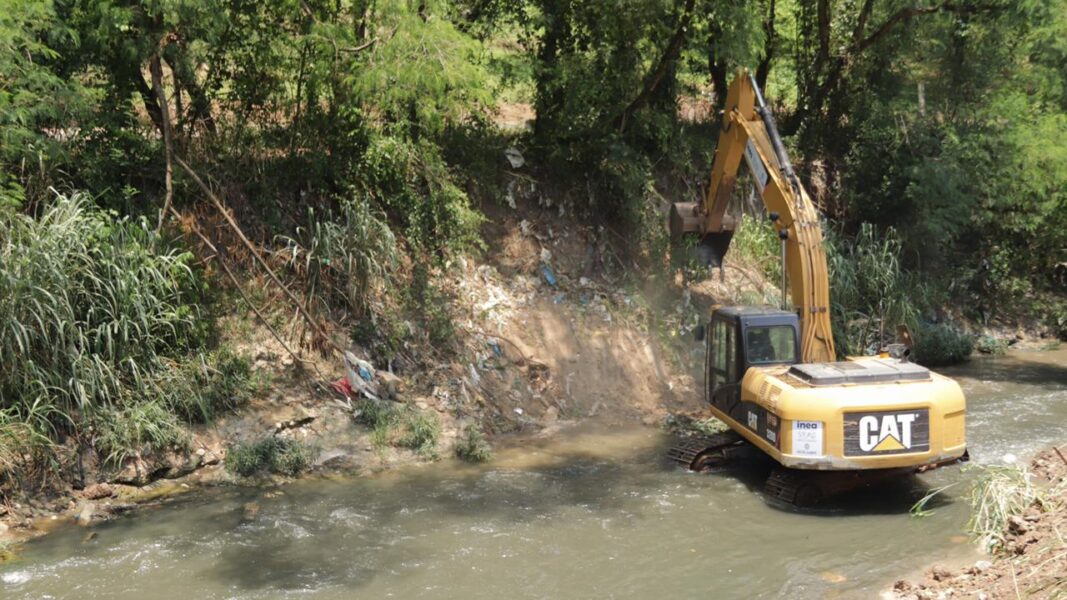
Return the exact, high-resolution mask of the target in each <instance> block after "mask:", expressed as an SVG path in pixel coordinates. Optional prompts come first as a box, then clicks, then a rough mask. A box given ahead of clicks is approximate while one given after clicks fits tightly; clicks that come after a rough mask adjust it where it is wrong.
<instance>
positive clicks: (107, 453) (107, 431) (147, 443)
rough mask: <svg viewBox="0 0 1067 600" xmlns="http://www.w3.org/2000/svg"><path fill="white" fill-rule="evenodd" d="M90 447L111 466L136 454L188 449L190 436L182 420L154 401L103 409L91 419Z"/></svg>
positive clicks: (130, 403)
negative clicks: (91, 436)
mask: <svg viewBox="0 0 1067 600" xmlns="http://www.w3.org/2000/svg"><path fill="white" fill-rule="evenodd" d="M93 428H94V429H95V435H94V439H93V442H94V443H93V445H94V446H95V447H96V449H97V451H98V452H99V453H100V455H101V456H103V458H104V462H105V463H108V464H111V465H119V464H122V462H123V461H124V460H126V459H127V458H129V457H131V456H135V455H138V454H150V453H154V452H162V451H166V450H187V449H188V448H189V434H188V433H187V432H186V431H185V429H184V428H183V427H182V424H181V421H179V420H178V417H177V416H175V414H174V413H173V412H170V411H169V410H167V408H166V407H165V406H163V404H162V403H160V402H158V401H154V400H147V401H142V402H129V403H127V405H126V406H125V407H123V408H122V409H104V410H102V411H100V412H98V413H97V414H96V415H95V418H94V419H93Z"/></svg>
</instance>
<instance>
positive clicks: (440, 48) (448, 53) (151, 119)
mask: <svg viewBox="0 0 1067 600" xmlns="http://www.w3.org/2000/svg"><path fill="white" fill-rule="evenodd" d="M738 67H745V68H749V69H751V70H753V71H754V72H755V73H756V75H757V78H758V79H759V80H760V81H761V82H763V83H765V86H766V88H767V90H768V96H769V97H770V99H771V100H772V102H773V103H774V109H775V111H776V112H777V113H779V121H780V122H781V123H782V124H783V129H784V132H785V133H786V136H787V142H788V143H789V144H790V146H791V147H792V151H793V152H794V153H795V154H796V155H797V156H796V157H797V162H798V164H799V165H800V166H801V171H802V173H803V175H804V177H805V179H806V181H807V183H808V187H809V188H810V189H811V190H812V191H813V192H814V193H815V194H816V196H817V200H818V202H819V204H820V206H821V207H822V208H823V209H824V211H825V213H826V214H827V215H828V216H829V217H830V218H832V219H833V220H834V221H835V222H836V224H837V225H836V226H837V227H839V228H840V229H841V231H842V234H843V235H844V236H845V238H848V237H850V236H851V235H853V234H854V233H855V232H857V231H859V229H860V225H861V224H862V223H869V224H871V225H872V226H873V227H874V228H875V230H876V231H881V232H885V231H887V230H888V229H893V230H895V232H896V233H895V234H894V235H895V236H897V237H898V238H899V240H900V246H901V253H902V256H901V260H902V263H903V264H904V265H905V266H906V268H908V269H911V270H916V271H922V272H927V271H929V272H938V273H944V274H946V275H947V276H946V277H944V278H943V279H942V281H945V282H947V283H946V284H945V285H946V287H947V288H948V289H946V290H944V292H945V293H947V294H949V295H955V296H956V297H966V298H967V299H968V300H969V301H971V302H970V304H969V306H971V307H972V308H973V311H972V314H971V316H973V317H980V318H990V317H991V316H993V315H994V314H995V313H996V312H997V311H998V310H1000V309H1002V308H1003V307H1004V306H1005V304H1006V303H1011V302H1015V301H1019V300H1025V303H1028V306H1029V308H1030V309H1031V311H1032V312H1033V313H1034V314H1040V315H1041V316H1042V318H1044V319H1050V321H1048V322H1049V323H1050V325H1052V326H1053V327H1054V328H1057V329H1058V331H1060V332H1063V331H1064V327H1065V326H1067V310H1065V309H1064V308H1063V303H1062V286H1063V270H1064V268H1065V267H1064V262H1065V261H1067V255H1065V253H1067V250H1065V248H1067V206H1065V205H1067V199H1065V195H1067V4H1065V2H1064V0H1021V1H1019V0H930V1H929V2H914V1H912V0H862V1H860V2H854V1H851V0H849V1H845V0H754V1H752V2H740V1H738V0H718V1H711V0H626V1H625V2H602V1H597V0H519V1H515V0H421V1H416V0H352V1H347V0H340V1H338V0H335V1H331V2H325V1H321V0H301V1H299V2H298V1H295V0H267V1H264V2H248V1H246V0H196V1H181V2H175V1H173V0H153V1H148V2H130V1H125V0H91V1H90V0H2V6H0V144H2V146H0V161H3V170H2V174H0V189H2V190H3V202H4V204H5V205H7V206H12V207H16V209H17V208H18V207H21V209H22V210H32V208H33V206H34V203H35V202H37V201H39V200H40V199H41V198H44V197H46V196H47V195H48V194H49V192H48V191H47V190H48V189H49V188H50V187H57V188H77V189H87V190H90V191H91V192H92V193H93V194H94V195H95V196H96V197H97V202H98V203H100V204H102V205H104V206H106V207H112V208H116V209H118V210H120V211H122V212H127V213H135V214H136V213H144V214H149V215H154V214H155V213H157V212H158V211H159V209H160V207H161V206H162V204H163V203H164V202H165V199H166V198H169V197H170V196H171V195H174V197H175V200H174V201H175V202H177V203H189V202H192V201H194V200H195V194H193V193H192V187H191V184H190V183H189V181H188V179H187V178H186V177H184V176H183V175H182V173H181V172H180V171H178V172H175V171H174V167H173V165H171V168H166V169H165V168H164V166H163V163H165V162H166V163H170V162H172V161H168V160H167V157H170V156H171V155H174V156H177V157H179V158H181V157H184V158H185V159H187V160H188V161H189V162H190V163H192V164H194V165H195V167H196V168H197V169H200V170H203V171H205V172H207V173H208V174H209V176H210V177H211V178H212V179H213V180H214V181H216V182H217V184H218V186H219V187H220V189H223V190H225V191H226V194H227V195H228V196H229V198H228V200H229V201H230V202H231V203H232V204H233V205H234V207H235V209H236V210H238V212H241V211H245V213H246V214H250V215H255V216H256V217H257V218H258V220H259V221H261V222H262V223H263V226H264V228H265V229H264V230H263V232H264V233H266V234H268V236H269V235H270V234H281V235H292V234H295V233H296V230H295V229H294V228H293V227H292V226H286V225H284V223H286V222H290V223H292V222H293V221H294V219H295V222H296V223H298V224H306V222H307V219H309V218H312V217H310V216H309V213H308V209H315V210H318V211H319V212H318V213H317V214H341V213H340V212H338V211H339V210H341V207H342V206H350V205H351V204H352V203H353V202H355V203H357V204H360V205H363V206H366V207H367V211H366V215H367V218H372V219H380V220H381V222H382V224H383V225H385V226H386V227H388V228H390V229H391V230H393V231H395V232H396V233H397V234H398V235H399V238H398V239H399V240H400V242H401V243H402V244H404V245H405V247H407V248H409V249H412V250H414V251H416V252H430V253H434V254H436V255H437V256H442V255H443V254H442V253H445V252H448V251H450V250H449V249H462V248H469V247H471V246H472V245H476V243H477V225H478V222H479V219H480V216H479V211H478V210H477V208H476V205H477V203H478V202H481V201H483V200H484V199H485V198H487V197H491V196H494V195H499V194H498V193H497V192H498V190H497V187H496V186H497V182H498V181H499V177H500V174H499V170H497V169H498V165H497V163H496V162H494V160H493V157H492V156H491V153H492V152H497V154H496V156H497V157H499V153H498V152H499V150H500V149H502V148H503V147H505V146H506V145H508V144H513V143H518V144H520V145H522V146H524V147H525V148H526V149H527V152H529V153H530V154H531V156H536V157H537V158H538V161H537V164H540V165H542V166H543V168H545V169H550V170H551V171H552V173H553V176H552V180H553V181H555V182H557V183H558V187H559V188H560V190H562V191H560V193H561V194H565V195H569V196H572V200H573V201H574V202H575V204H576V205H578V206H579V207H580V208H583V209H585V210H586V211H587V212H586V214H587V215H593V216H595V218H598V219H608V220H613V221H614V222H615V223H616V224H618V225H619V226H622V227H631V228H637V229H639V230H642V231H648V230H649V227H650V224H652V223H653V222H654V221H655V218H654V217H655V214H654V212H652V209H651V207H652V204H651V201H650V197H651V196H656V195H664V194H666V195H668V196H685V195H695V194H696V193H697V189H698V188H699V186H700V185H701V183H702V178H703V176H704V175H703V173H704V170H705V169H706V167H707V164H708V159H709V156H710V152H711V143H710V141H711V140H713V139H714V137H713V134H714V128H715V127H717V119H716V117H715V107H716V106H717V104H718V102H719V99H720V98H721V96H722V92H723V91H724V89H725V86H726V85H727V83H728V79H729V77H730V76H731V74H732V72H733V71H734V70H735V69H736V68H738ZM504 103H519V104H528V105H530V106H531V107H532V109H533V112H534V114H535V115H536V117H535V119H534V121H533V124H532V127H531V128H530V129H529V130H528V131H525V132H520V133H514V132H511V133H508V132H500V131H499V130H497V129H495V128H494V127H493V126H492V121H493V115H494V114H495V111H496V110H497V109H498V107H499V106H500V105H501V104H504ZM693 107H703V109H702V110H698V111H695V112H694V111H693V110H688V109H692V108H693ZM694 115H695V116H694ZM167 147H169V148H170V149H169V150H167ZM487 168H489V169H491V170H496V171H492V172H491V171H487V170H486V169H487ZM172 180H173V181H172ZM172 186H173V190H174V191H173V192H168V190H171V188H172ZM651 192H655V193H654V194H651ZM472 194H474V196H472ZM479 194H480V195H479ZM266 209H270V210H266ZM324 211H325V212H324ZM287 215H288V216H287ZM294 215H295V216H294ZM1048 293H1052V294H1053V296H1049V295H1048ZM1055 297H1059V298H1060V300H1059V301H1056V300H1054V299H1052V300H1050V298H1055Z"/></svg>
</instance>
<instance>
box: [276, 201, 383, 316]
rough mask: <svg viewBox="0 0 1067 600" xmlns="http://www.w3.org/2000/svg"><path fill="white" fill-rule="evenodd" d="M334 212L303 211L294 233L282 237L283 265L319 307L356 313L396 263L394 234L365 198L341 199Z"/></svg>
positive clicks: (378, 289) (380, 285)
mask: <svg viewBox="0 0 1067 600" xmlns="http://www.w3.org/2000/svg"><path fill="white" fill-rule="evenodd" d="M340 205H341V206H340V211H339V212H338V214H326V215H325V217H326V218H322V217H321V216H319V215H316V214H315V213H314V211H312V212H310V213H309V215H308V222H309V225H308V226H307V227H304V228H300V229H299V230H298V231H297V237H296V238H295V239H294V238H285V240H284V241H285V242H286V244H287V246H288V253H289V266H290V268H292V269H293V270H294V271H296V272H297V274H298V275H299V276H300V279H301V281H302V282H303V283H304V293H305V295H306V297H307V298H309V299H312V300H315V301H317V303H318V304H319V305H320V306H319V308H321V309H323V310H327V311H328V310H329V309H330V308H331V307H342V308H344V309H345V310H346V311H347V312H350V313H353V314H355V315H362V314H363V313H364V312H365V311H366V309H367V307H368V305H369V303H370V301H371V300H372V299H373V297H374V294H375V293H376V292H379V291H381V290H382V289H383V288H384V287H385V286H387V285H388V283H389V281H390V276H391V274H392V272H393V270H394V268H395V267H396V262H397V255H398V254H397V246H396V238H395V237H394V235H393V232H392V230H391V229H390V228H389V225H388V224H387V223H386V222H385V220H384V219H383V218H382V217H380V216H379V215H377V214H375V212H374V211H373V209H372V208H371V204H370V201H369V200H368V199H366V198H359V197H356V198H347V199H344V200H342V201H341V203H340Z"/></svg>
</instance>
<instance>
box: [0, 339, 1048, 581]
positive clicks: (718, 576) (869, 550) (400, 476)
mask: <svg viewBox="0 0 1067 600" xmlns="http://www.w3.org/2000/svg"><path fill="white" fill-rule="evenodd" d="M945 372H946V373H948V374H950V375H952V376H954V377H957V378H959V380H960V382H961V384H962V385H963V386H964V388H965V391H966V393H967V397H968V400H969V411H970V412H969V419H970V420H969V431H968V434H969V441H970V445H971V451H972V455H973V456H974V458H975V460H976V461H979V462H1000V461H1002V460H1003V457H1004V455H1005V454H1014V455H1016V456H1018V457H1020V459H1022V458H1024V457H1025V456H1026V455H1028V454H1030V453H1032V452H1033V451H1036V450H1038V449H1040V448H1042V447H1044V446H1047V445H1049V444H1051V443H1052V442H1053V441H1059V442H1062V441H1064V440H1063V438H1064V437H1065V433H1067V431H1065V429H1064V424H1065V423H1067V351H1055V352H1044V353H1017V354H1013V355H1011V356H1008V357H1003V358H997V359H979V360H975V361H972V362H971V363H970V364H968V365H966V366H963V367H958V368H953V369H947V370H945ZM667 443H668V440H667V438H666V437H665V436H663V435H662V434H661V433H659V432H658V431H656V430H654V429H648V428H614V429H612V428H605V427H603V426H602V427H599V428H595V429H594V428H586V429H579V430H575V431H573V432H570V433H565V434H563V435H561V436H557V437H555V438H552V439H549V440H536V441H528V442H525V443H523V444H522V445H521V446H520V447H517V448H512V449H508V450H505V451H502V452H501V453H500V454H499V456H498V460H496V461H495V462H494V463H493V464H491V465H490V466H487V467H485V468H472V467H465V466H462V465H458V464H453V463H451V462H447V461H446V462H441V463H437V464H435V465H432V466H430V467H421V468H417V469H416V468H412V469H406V470H402V471H400V472H393V473H389V474H386V475H383V476H379V477H373V478H364V479H352V480H345V481H328V482H326V481H316V482H302V483H298V484H294V485H290V486H287V487H285V488H284V493H283V494H282V495H280V496H277V497H273V498H268V497H265V494H264V492H263V491H262V490H224V491H216V492H211V493H208V494H206V495H198V497H197V498H196V499H192V500H185V501H181V502H179V503H177V504H174V505H171V506H168V507H166V508H163V509H160V510H155V511H151V512H146V513H142V514H140V515H138V516H136V517H134V518H130V519H125V520H120V521H117V522H113V523H109V524H107V525H104V526H102V527H99V528H97V531H98V536H97V537H95V538H94V539H92V540H91V541H87V542H86V541H83V538H84V537H85V530H81V529H77V528H73V527H71V528H69V529H65V530H62V531H59V532H57V533H55V534H53V535H50V536H47V537H45V538H43V539H40V540H37V541H35V542H33V543H30V544H28V545H27V546H26V548H25V549H24V552H23V554H22V558H21V560H20V561H18V562H16V563H12V564H6V565H2V566H0V598H4V599H21V598H86V599H93V598H101V599H103V598H107V599H123V598H138V599H141V598H162V599H182V600H190V599H199V598H311V599H337V598H463V599H477V598H487V599H488V598H493V599H496V598H505V599H520V598H597V599H603V598H726V599H729V598H872V597H877V592H878V590H880V589H883V588H884V587H885V586H887V585H888V584H890V583H891V582H892V580H893V579H894V578H896V577H899V576H902V575H907V574H909V573H910V572H912V571H913V570H915V569H919V568H922V567H923V566H924V565H926V564H928V563H930V562H933V561H941V562H951V561H964V560H974V559H975V555H974V549H973V547H972V546H971V544H970V543H969V542H967V541H966V540H964V539H963V538H962V537H961V534H962V532H963V527H964V524H965V522H966V515H967V504H966V501H965V500H964V498H963V496H964V494H965V492H966V486H965V485H960V486H957V487H956V488H954V489H953V490H950V491H949V492H948V493H947V494H946V495H945V496H944V497H943V498H942V499H941V500H940V501H938V502H936V503H935V505H934V506H933V509H934V513H933V514H932V515H931V516H928V517H926V518H921V519H919V518H913V517H911V516H909V515H908V508H909V506H910V505H911V504H912V503H913V502H914V500H915V499H916V498H918V497H920V496H921V495H922V494H923V491H924V490H925V489H927V488H929V487H934V486H940V485H944V484H946V483H950V482H952V481H957V480H960V479H961V478H963V479H965V478H966V477H967V475H966V473H965V472H962V473H961V471H960V469H958V468H952V469H943V470H940V471H936V472H933V473H928V474H925V475H922V476H919V477H915V478H911V479H909V480H906V481H902V482H900V483H898V484H895V485H891V486H889V487H887V488H882V489H880V490H878V491H877V492H871V493H866V494H864V495H860V496H855V495H854V496H852V497H850V498H847V499H846V500H843V501H841V502H839V503H837V504H834V505H832V506H830V507H827V508H825V509H823V510H821V511H819V512H816V513H807V514H800V513H796V512H789V511H784V510H779V509H777V508H774V507H772V506H769V505H768V504H767V503H766V502H765V501H764V499H763V498H762V496H761V494H760V493H759V492H758V481H757V476H756V475H755V474H753V473H752V472H751V471H752V470H741V471H738V472H731V473H722V474H717V475H694V474H688V473H685V472H682V471H681V470H678V469H675V468H672V467H671V466H670V465H668V464H666V463H665V462H664V461H663V460H662V459H661V455H662V450H663V449H664V447H665V446H666V444H667ZM957 490H958V491H957ZM250 501H255V502H257V503H258V504H259V506H260V509H259V511H258V513H257V514H256V515H255V516H254V518H247V517H246V515H245V511H244V509H243V508H242V507H243V504H244V503H246V502H250Z"/></svg>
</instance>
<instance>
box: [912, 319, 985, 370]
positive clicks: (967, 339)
mask: <svg viewBox="0 0 1067 600" xmlns="http://www.w3.org/2000/svg"><path fill="white" fill-rule="evenodd" d="M973 350H974V338H973V337H972V336H971V335H970V334H967V333H964V332H962V331H960V330H959V329H956V328H955V327H953V326H951V325H946V324H939V325H927V326H924V327H920V328H919V329H918V331H916V334H915V347H914V352H915V362H918V363H921V364H924V365H926V366H931V367H933V366H940V365H951V364H956V363H959V362H963V361H965V360H967V358H968V357H969V356H970V355H971V352H972V351H973Z"/></svg>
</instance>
